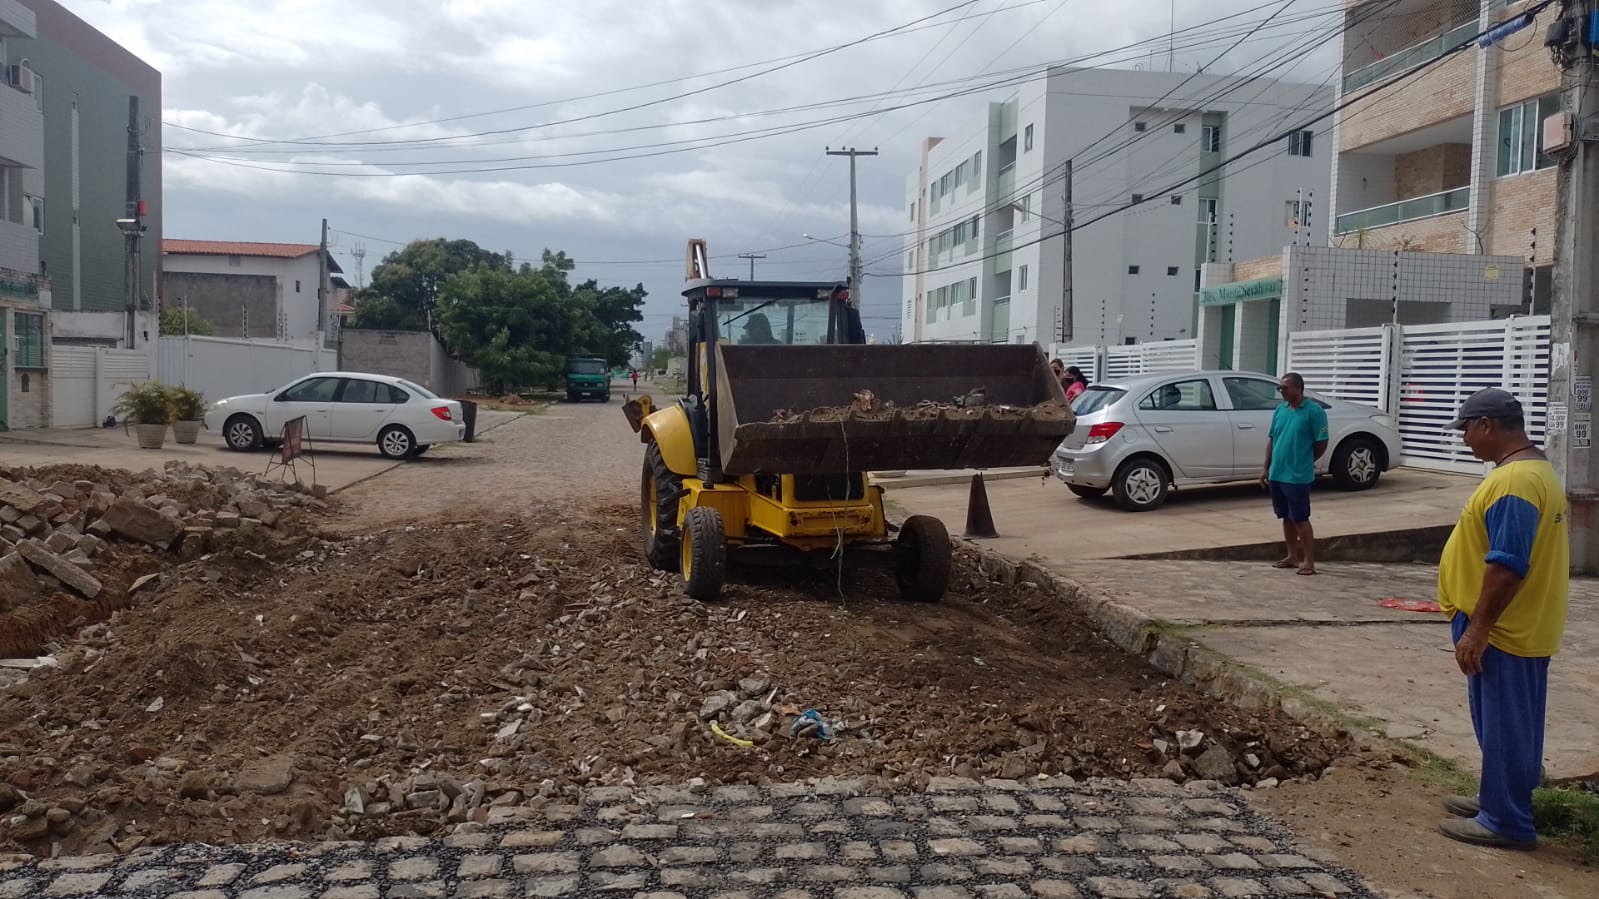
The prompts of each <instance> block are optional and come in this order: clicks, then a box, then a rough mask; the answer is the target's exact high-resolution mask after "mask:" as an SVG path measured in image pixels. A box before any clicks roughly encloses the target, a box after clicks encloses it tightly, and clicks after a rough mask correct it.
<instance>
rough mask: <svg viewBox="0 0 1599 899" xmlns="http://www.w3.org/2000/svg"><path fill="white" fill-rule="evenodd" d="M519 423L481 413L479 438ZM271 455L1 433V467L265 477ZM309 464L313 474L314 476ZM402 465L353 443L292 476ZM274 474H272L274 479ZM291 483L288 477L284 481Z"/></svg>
mask: <svg viewBox="0 0 1599 899" xmlns="http://www.w3.org/2000/svg"><path fill="white" fill-rule="evenodd" d="M519 417H520V413H515V412H493V411H489V410H480V411H479V413H478V426H477V432H478V434H480V435H481V434H486V433H488V432H489V431H492V430H494V429H495V428H497V427H499V426H501V425H504V424H506V423H507V422H510V421H514V420H515V419H517V418H519ZM463 446H468V444H455V445H453V446H452V445H445V446H442V447H437V448H434V449H433V450H431V451H429V453H428V455H427V456H424V457H423V458H424V459H426V460H428V461H429V462H431V461H432V460H434V459H435V458H438V459H445V458H448V457H450V455H451V454H452V453H459V452H460V448H461V447H463ZM276 458H277V455H276V453H269V452H265V451H263V452H258V453H235V452H231V451H229V450H228V449H227V448H226V447H225V446H223V444H222V436H221V435H220V434H214V433H211V432H209V431H201V432H200V439H199V441H198V442H197V443H194V444H191V445H181V444H178V443H174V442H173V441H172V435H171V434H170V433H168V435H167V442H166V445H165V446H163V447H162V448H161V449H158V450H147V449H140V448H139V440H138V435H136V434H135V433H134V432H133V429H131V428H129V429H127V430H124V429H122V428H120V427H116V428H45V429H40V430H26V431H0V464H5V465H26V466H34V465H62V464H68V465H98V466H100V467H101V468H126V469H128V470H130V471H143V470H144V469H147V468H160V467H162V466H163V465H165V464H166V463H167V462H174V461H175V462H187V463H189V464H190V465H211V466H217V467H228V468H236V469H239V470H240V471H258V472H264V471H265V470H266V467H267V462H268V461H269V460H275V459H276ZM313 463H314V466H315V468H314V472H313V468H312V466H313ZM401 464H407V463H401V462H395V461H393V460H390V459H385V458H383V457H382V456H380V455H379V454H378V450H377V447H376V446H366V445H361V444H353V443H324V444H316V445H315V446H314V448H313V452H312V454H311V455H310V456H309V457H308V458H305V459H301V460H299V461H298V463H297V465H296V468H295V471H296V472H297V473H298V476H299V479H300V480H301V481H304V482H306V483H308V484H309V483H316V484H320V485H323V486H326V487H327V488H328V491H329V492H337V491H339V490H342V489H344V488H346V487H348V486H350V485H351V484H356V483H359V482H361V481H364V480H366V479H368V478H371V477H374V476H376V475H378V474H382V473H383V472H385V471H388V470H389V469H391V468H394V467H395V466H396V465H401ZM277 476H278V473H277V472H276V471H274V472H273V477H277ZM289 477H290V479H292V478H293V475H289Z"/></svg>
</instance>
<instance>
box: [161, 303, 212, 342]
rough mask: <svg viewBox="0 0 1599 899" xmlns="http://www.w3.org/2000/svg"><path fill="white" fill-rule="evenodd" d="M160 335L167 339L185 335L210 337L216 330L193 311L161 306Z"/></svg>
mask: <svg viewBox="0 0 1599 899" xmlns="http://www.w3.org/2000/svg"><path fill="white" fill-rule="evenodd" d="M161 333H162V335H164V336H168V337H171V336H177V337H182V336H183V335H185V334H192V335H193V336H195V337H210V336H211V335H213V334H215V333H216V329H215V328H213V327H211V323H210V322H208V321H206V320H205V319H203V318H201V317H200V316H199V314H198V313H196V312H194V311H193V310H186V309H182V308H180V307H177V306H169V305H163V306H162V307H161Z"/></svg>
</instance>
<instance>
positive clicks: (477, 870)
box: [455, 854, 500, 880]
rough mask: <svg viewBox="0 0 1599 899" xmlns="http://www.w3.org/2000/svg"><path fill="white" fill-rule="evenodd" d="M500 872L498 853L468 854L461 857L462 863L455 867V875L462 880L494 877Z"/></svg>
mask: <svg viewBox="0 0 1599 899" xmlns="http://www.w3.org/2000/svg"><path fill="white" fill-rule="evenodd" d="M498 873H500V857H499V856H498V855H481V854H480V855H468V856H466V857H465V858H462V859H461V864H460V865H459V866H458V867H457V868H456V869H455V876H456V877H458V878H460V879H461V880H479V879H481V878H484V877H493V876H494V875H496V874H498Z"/></svg>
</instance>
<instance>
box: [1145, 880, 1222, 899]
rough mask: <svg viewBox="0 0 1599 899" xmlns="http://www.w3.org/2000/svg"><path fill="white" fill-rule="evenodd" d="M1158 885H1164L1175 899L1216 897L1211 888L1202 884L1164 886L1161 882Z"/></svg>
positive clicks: (1207, 898)
mask: <svg viewBox="0 0 1599 899" xmlns="http://www.w3.org/2000/svg"><path fill="white" fill-rule="evenodd" d="M1156 885H1157V886H1162V885H1164V886H1165V888H1166V889H1167V890H1168V891H1170V893H1171V894H1172V897H1173V899H1210V897H1211V896H1214V895H1216V894H1215V893H1212V892H1211V891H1210V887H1208V886H1205V885H1204V884H1202V883H1192V882H1185V883H1171V884H1162V883H1161V882H1158V881H1157V883H1156Z"/></svg>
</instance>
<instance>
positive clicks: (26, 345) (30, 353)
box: [12, 312, 44, 368]
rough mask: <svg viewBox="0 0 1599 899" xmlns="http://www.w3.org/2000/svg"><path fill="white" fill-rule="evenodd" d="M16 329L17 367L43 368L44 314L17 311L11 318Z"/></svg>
mask: <svg viewBox="0 0 1599 899" xmlns="http://www.w3.org/2000/svg"><path fill="white" fill-rule="evenodd" d="M12 322H13V327H15V328H16V330H17V358H16V363H15V365H16V367H17V368H44V316H42V315H35V314H34V313H31V312H18V313H16V315H15V317H14V318H13V319H12Z"/></svg>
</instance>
